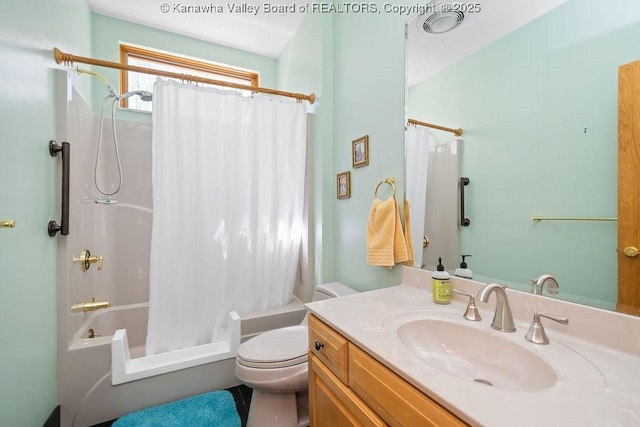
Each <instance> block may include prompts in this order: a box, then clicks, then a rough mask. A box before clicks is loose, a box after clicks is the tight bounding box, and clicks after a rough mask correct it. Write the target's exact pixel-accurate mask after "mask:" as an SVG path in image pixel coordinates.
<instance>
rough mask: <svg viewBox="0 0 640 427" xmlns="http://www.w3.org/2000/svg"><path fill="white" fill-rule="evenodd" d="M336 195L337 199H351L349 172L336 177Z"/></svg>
mask: <svg viewBox="0 0 640 427" xmlns="http://www.w3.org/2000/svg"><path fill="white" fill-rule="evenodd" d="M336 194H337V196H338V199H348V198H350V197H351V172H349V171H346V172H342V173H339V174H338V175H337V177H336Z"/></svg>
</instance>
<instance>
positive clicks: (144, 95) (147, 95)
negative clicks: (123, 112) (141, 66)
mask: <svg viewBox="0 0 640 427" xmlns="http://www.w3.org/2000/svg"><path fill="white" fill-rule="evenodd" d="M133 95H138V96H139V97H140V99H141V100H143V101H145V102H151V100H152V99H153V94H152V93H151V92H149V91H146V90H134V91H132V92H127V93H123V94H122V95H120V99H124V98H129V97H132V96H133Z"/></svg>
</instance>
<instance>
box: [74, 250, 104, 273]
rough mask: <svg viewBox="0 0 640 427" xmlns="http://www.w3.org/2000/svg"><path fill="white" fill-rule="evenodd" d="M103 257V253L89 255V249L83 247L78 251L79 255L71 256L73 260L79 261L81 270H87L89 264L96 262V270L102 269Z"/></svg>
mask: <svg viewBox="0 0 640 427" xmlns="http://www.w3.org/2000/svg"><path fill="white" fill-rule="evenodd" d="M103 257H104V255H100V256H96V255H91V252H89V249H83V250H81V251H80V256H79V257H73V262H77V263H80V268H82V271H87V270H88V269H89V267H91V264H97V265H98V271H102V260H103Z"/></svg>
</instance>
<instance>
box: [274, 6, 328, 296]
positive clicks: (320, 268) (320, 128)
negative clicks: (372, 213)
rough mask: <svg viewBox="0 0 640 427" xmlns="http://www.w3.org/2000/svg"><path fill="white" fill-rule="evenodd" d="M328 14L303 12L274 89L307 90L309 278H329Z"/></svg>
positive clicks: (320, 280) (283, 55) (280, 62)
mask: <svg viewBox="0 0 640 427" xmlns="http://www.w3.org/2000/svg"><path fill="white" fill-rule="evenodd" d="M332 36H333V34H332V18H331V16H330V15H321V14H308V15H307V16H306V17H305V19H304V20H303V21H302V23H301V24H300V26H299V27H298V29H297V30H296V33H295V35H294V36H293V38H292V39H291V40H290V41H289V43H288V45H287V47H286V48H285V49H284V51H283V52H282V53H281V54H280V56H279V57H278V89H281V90H286V91H292V92H299V93H313V94H314V95H315V96H316V99H315V102H314V104H313V115H311V116H310V124H311V125H310V132H311V141H312V143H311V146H310V149H311V153H310V154H311V159H312V164H313V166H312V167H313V171H312V176H313V200H312V201H311V202H310V210H311V213H312V217H311V221H310V222H311V223H312V224H313V226H312V233H311V234H312V236H313V237H312V239H313V247H312V248H311V250H310V258H311V263H312V266H311V268H312V271H311V274H312V276H313V278H314V282H315V283H316V284H317V283H324V282H328V281H331V280H333V276H334V269H333V250H332V248H333V199H332V196H333V192H332V189H333V184H334V181H333V177H332V176H331V173H324V170H325V169H329V170H331V171H332V170H333V132H332V131H331V129H332V121H333V120H332V118H333V104H332V91H331V88H332V84H333V81H332V79H333V69H332V64H333V57H332V49H331V48H332V47H333V44H332V40H333V37H332Z"/></svg>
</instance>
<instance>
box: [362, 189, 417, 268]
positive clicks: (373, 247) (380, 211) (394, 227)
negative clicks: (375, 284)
mask: <svg viewBox="0 0 640 427" xmlns="http://www.w3.org/2000/svg"><path fill="white" fill-rule="evenodd" d="M407 259H408V253H407V244H406V241H405V239H404V234H403V232H402V223H401V222H400V211H399V210H398V204H397V202H396V198H395V197H393V196H392V197H389V198H388V199H387V200H385V201H381V200H380V199H378V198H375V199H374V200H373V203H372V204H371V211H370V212H369V223H368V224H367V263H368V264H370V265H378V266H381V267H386V268H392V267H393V266H394V264H395V263H397V262H405V261H407Z"/></svg>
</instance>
